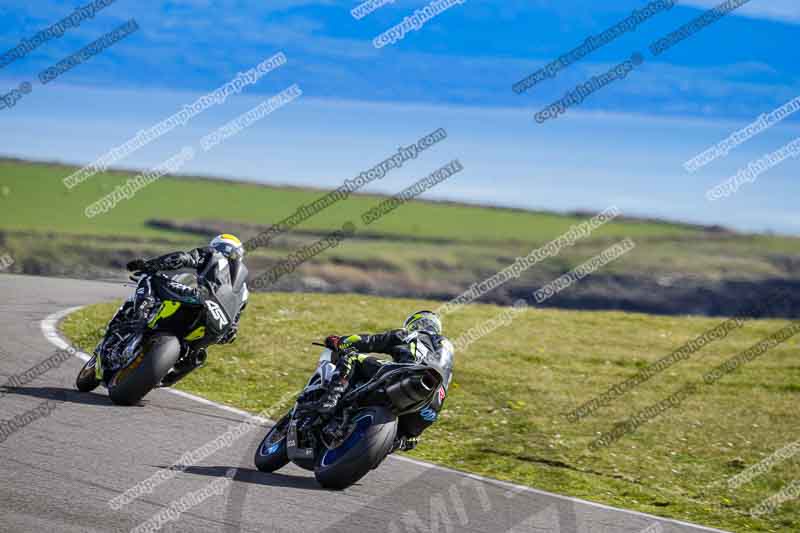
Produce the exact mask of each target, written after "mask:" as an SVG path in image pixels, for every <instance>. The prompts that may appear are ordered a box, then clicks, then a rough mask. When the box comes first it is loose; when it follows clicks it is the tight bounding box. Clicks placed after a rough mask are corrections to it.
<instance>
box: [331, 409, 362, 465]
mask: <svg viewBox="0 0 800 533" xmlns="http://www.w3.org/2000/svg"><path fill="white" fill-rule="evenodd" d="M372 422H373V417H372V415H365V416H362V417H361V418H358V419H356V427H355V429H354V430H353V432H352V433H351V434H350V436H349V437H347V440H345V441H344V442H343V443H342V445H341V446H339V447H338V448H333V449H332V450H327V451H326V452H325V455H323V456H322V461H320V465H321V466H323V467H325V466H331V465H332V464H333V463H335V462H336V461H338V460H339V459H341V458H342V457H344V455H345V454H346V453H347V452H349V451H350V450H352V449H353V447H354V446H355V445H356V444H358V443H359V442H360V441H361V439H363V438H364V436H365V435H366V434H367V430H368V429H369V428H370V427H371V426H372Z"/></svg>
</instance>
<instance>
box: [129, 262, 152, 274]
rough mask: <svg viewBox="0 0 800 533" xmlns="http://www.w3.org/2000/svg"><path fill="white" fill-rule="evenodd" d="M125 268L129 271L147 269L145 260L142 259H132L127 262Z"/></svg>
mask: <svg viewBox="0 0 800 533" xmlns="http://www.w3.org/2000/svg"><path fill="white" fill-rule="evenodd" d="M127 269H128V270H130V271H131V272H137V271H139V272H142V271H146V270H147V261H145V260H143V259H134V260H133V261H131V262H129V263H128V264H127Z"/></svg>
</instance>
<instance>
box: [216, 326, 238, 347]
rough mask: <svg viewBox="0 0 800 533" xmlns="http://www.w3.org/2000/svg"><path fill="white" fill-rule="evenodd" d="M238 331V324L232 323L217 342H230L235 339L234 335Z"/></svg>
mask: <svg viewBox="0 0 800 533" xmlns="http://www.w3.org/2000/svg"><path fill="white" fill-rule="evenodd" d="M238 333H239V325H238V324H234V325H233V326H231V327H230V328H229V329H228V331H227V332H226V333H225V334H224V335H223V336H222V337H220V339H219V341H218V342H219V344H230V343H232V342H233V341H235V340H236V335H237V334H238Z"/></svg>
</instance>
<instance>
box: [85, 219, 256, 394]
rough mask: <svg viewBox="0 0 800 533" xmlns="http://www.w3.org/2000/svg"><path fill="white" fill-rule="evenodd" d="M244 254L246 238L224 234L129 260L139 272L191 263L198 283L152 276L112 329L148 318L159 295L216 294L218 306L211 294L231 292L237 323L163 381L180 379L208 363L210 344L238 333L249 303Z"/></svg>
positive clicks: (189, 300) (189, 299)
mask: <svg viewBox="0 0 800 533" xmlns="http://www.w3.org/2000/svg"><path fill="white" fill-rule="evenodd" d="M243 258H244V246H243V245H242V242H241V241H240V240H239V239H238V238H237V237H236V236H234V235H231V234H222V235H218V236H216V237H214V239H212V240H211V242H210V243H209V245H208V246H206V247H202V248H195V249H194V250H191V251H188V252H174V253H170V254H166V255H162V256H159V257H155V258H152V259H146V260H144V259H136V260H133V261H131V262H129V263H128V264H127V269H128V270H129V271H132V272H134V273H135V274H134V275H140V274H143V273H156V272H162V271H175V270H180V269H185V268H188V269H192V270H194V271H195V273H193V274H189V276H190V279H192V281H196V283H192V285H188V284H186V283H181V282H180V281H177V280H176V279H173V278H170V277H168V276H165V275H155V276H153V277H152V278H151V281H150V283H149V284H148V287H147V288H146V289H145V288H141V287H140V288H139V289H138V290H137V292H136V294H134V295H133V296H131V298H129V299H128V300H127V301H126V302H125V303H124V304H123V305H122V307H120V309H119V310H118V311H117V313H116V314H115V315H114V317H113V318H112V319H111V321H110V322H109V324H108V330H109V331H111V330H112V329H113V328H114V327H115V326H116V325H117V324H118V323H121V322H125V321H130V320H144V319H146V317H147V316H148V314H149V312H150V310H151V309H152V308H153V307H154V306H155V305H156V303H157V302H158V301H163V300H172V301H177V302H181V303H184V304H188V305H198V306H202V305H204V304H205V303H206V302H207V301H209V300H211V304H212V306H216V307H219V305H218V304H217V303H216V302H215V301H214V300H213V299H212V298H211V296H212V295H216V296H217V297H218V298H220V299H222V298H227V300H230V301H231V302H233V304H234V305H235V306H236V309H235V310H234V311H233V313H231V315H232V317H234V316H235V318H234V319H233V321H232V323H231V324H229V325H227V326H226V328H225V330H224V332H223V333H222V334H221V335H219V336H218V337H216V338H210V339H208V341H207V342H204V343H203V344H204V345H202V346H198V347H197V348H196V349H195V351H194V354H192V355H193V357H187V358H184V359H182V360H181V361H179V363H178V364H176V365H175V368H173V369H172V370H170V372H169V373H168V374H167V375H166V376H165V377H164V379H163V380H162V383H161V385H162V386H170V385H173V384H175V383H176V382H177V381H178V380H180V379H182V378H184V377H185V376H186V375H188V374H189V373H190V372H191V371H193V370H195V369H196V368H199V367H201V366H203V365H204V364H205V361H206V358H207V354H206V349H205V348H206V346H208V345H211V344H227V343H231V342H233V341H234V340H235V339H236V336H237V333H238V329H239V327H238V324H239V320H240V318H241V315H242V312H243V311H244V309H245V307H246V306H247V298H248V290H247V284H246V283H244V282H243V281H241V282H239V283H237V280H244V279H246V278H247V268H246V267H245V265H244V262H243ZM195 285H196V286H195ZM234 285H236V286H234ZM220 312H221V311H220ZM99 348H100V347H98V349H99Z"/></svg>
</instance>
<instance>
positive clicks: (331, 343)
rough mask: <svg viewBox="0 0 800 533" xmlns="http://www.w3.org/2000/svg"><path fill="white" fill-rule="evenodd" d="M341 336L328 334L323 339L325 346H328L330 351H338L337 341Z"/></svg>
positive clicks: (339, 340)
mask: <svg viewBox="0 0 800 533" xmlns="http://www.w3.org/2000/svg"><path fill="white" fill-rule="evenodd" d="M341 340H342V338H341V337H339V336H338V335H329V336H328V337H327V338H326V339H325V347H326V348H329V349H330V350H331V351H332V352H338V351H339V342H341Z"/></svg>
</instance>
